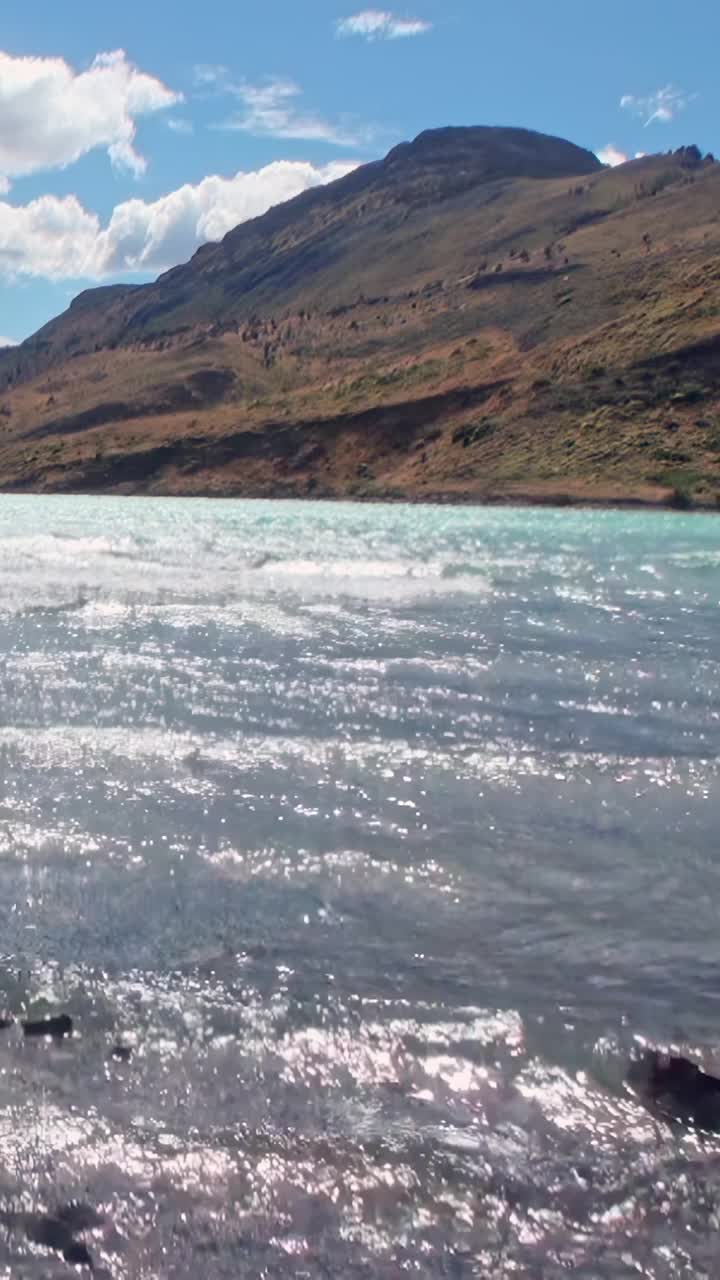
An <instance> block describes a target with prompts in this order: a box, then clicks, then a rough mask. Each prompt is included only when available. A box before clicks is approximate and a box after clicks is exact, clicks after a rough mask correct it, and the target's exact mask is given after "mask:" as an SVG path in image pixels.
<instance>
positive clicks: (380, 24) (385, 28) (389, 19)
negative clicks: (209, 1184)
mask: <svg viewBox="0 0 720 1280" xmlns="http://www.w3.org/2000/svg"><path fill="white" fill-rule="evenodd" d="M431 27H432V23H431V22H424V21H423V20H422V19H421V18H398V17H397V16H396V15H395V14H394V13H389V12H388V11H387V10H386V9H363V10H362V12H361V13H355V14H353V15H352V17H350V18H340V19H339V21H338V22H337V24H336V31H337V34H338V35H339V36H362V37H363V38H364V39H365V40H406V39H408V38H409V37H410V36H422V35H425V33H426V32H427V31H430V29H431Z"/></svg>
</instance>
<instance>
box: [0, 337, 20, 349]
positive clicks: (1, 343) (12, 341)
mask: <svg viewBox="0 0 720 1280" xmlns="http://www.w3.org/2000/svg"><path fill="white" fill-rule="evenodd" d="M17 345H18V342H17V338H0V347H16V346H17Z"/></svg>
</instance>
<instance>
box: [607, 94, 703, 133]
mask: <svg viewBox="0 0 720 1280" xmlns="http://www.w3.org/2000/svg"><path fill="white" fill-rule="evenodd" d="M695 96H696V95H695V94H693V93H686V92H685V90H684V89H678V88H676V87H675V85H672V84H666V85H665V87H664V88H663V89H658V90H656V92H655V93H648V94H646V95H645V96H644V97H637V96H636V95H635V94H633V93H626V94H624V96H623V97H622V98H621V99H620V106H621V107H622V109H623V110H624V111H632V113H633V115H636V116H638V117H639V118H640V119H641V120H642V121H643V124H644V126H645V128H647V126H648V125H649V124H668V123H669V122H670V121H671V120H674V119H675V116H676V115H677V114H678V112H680V111H684V110H685V108H686V106H687V105H688V103H689V102H692V100H693V98H694V97H695Z"/></svg>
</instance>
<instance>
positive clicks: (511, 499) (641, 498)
mask: <svg viewBox="0 0 720 1280" xmlns="http://www.w3.org/2000/svg"><path fill="white" fill-rule="evenodd" d="M0 497H36V498H50V497H52V498H87V497H93V498H171V499H183V500H193V499H195V500H200V501H206V500H208V499H212V500H213V501H222V502H297V503H303V502H308V503H312V502H327V503H333V502H334V503H338V504H339V503H343V504H347V505H356V506H426V507H518V508H528V509H529V508H533V507H534V508H537V509H543V508H545V509H547V508H552V509H554V510H557V511H561V510H587V511H647V512H663V511H664V512H667V513H669V514H673V515H712V514H717V515H720V499H719V500H718V501H714V502H709V501H693V500H689V501H688V502H687V503H685V502H678V501H677V499H673V496H672V494H665V495H663V496H661V495H660V494H658V495H657V496H655V495H653V496H650V495H640V494H637V493H635V494H632V493H631V494H628V495H627V496H622V495H617V496H616V495H610V494H602V493H598V494H591V493H590V494H578V493H569V492H566V491H563V490H554V491H551V492H537V491H536V492H533V491H532V490H531V489H529V490H528V489H526V490H518V491H517V492H513V493H507V492H506V493H488V494H472V493H448V492H442V491H440V492H437V493H428V494H404V493H398V492H397V491H395V492H389V493H377V494H367V493H364V494H338V493H307V492H306V493H289V492H288V491H287V489H286V488H282V489H280V490H278V491H277V492H266V493H232V492H225V493H224V492H222V491H221V490H219V489H218V488H214V487H212V486H210V487H208V488H207V489H205V490H194V491H191V492H188V491H182V490H173V489H166V488H158V489H154V488H151V489H137V488H135V487H133V488H132V489H127V490H125V489H123V487H122V486H117V487H113V488H102V489H95V488H89V487H87V488H86V487H80V488H77V489H74V488H68V489H61V488H52V489H50V488H48V489H44V488H38V489H36V488H25V487H20V486H18V487H13V488H7V489H6V488H2V487H1V486H0Z"/></svg>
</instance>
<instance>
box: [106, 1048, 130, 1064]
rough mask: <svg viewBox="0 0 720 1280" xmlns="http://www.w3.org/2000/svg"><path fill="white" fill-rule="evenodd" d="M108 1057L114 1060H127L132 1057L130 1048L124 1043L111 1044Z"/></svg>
mask: <svg viewBox="0 0 720 1280" xmlns="http://www.w3.org/2000/svg"><path fill="white" fill-rule="evenodd" d="M110 1057H111V1058H114V1059H115V1061H116V1062H129V1061H130V1059H131V1058H132V1049H131V1048H130V1046H129V1045H126V1044H116V1045H113V1047H112V1050H111V1053H110Z"/></svg>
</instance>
